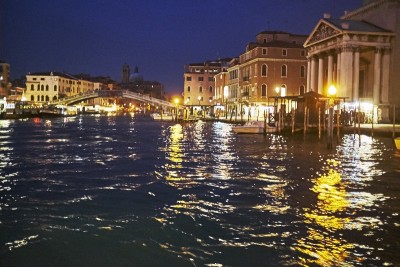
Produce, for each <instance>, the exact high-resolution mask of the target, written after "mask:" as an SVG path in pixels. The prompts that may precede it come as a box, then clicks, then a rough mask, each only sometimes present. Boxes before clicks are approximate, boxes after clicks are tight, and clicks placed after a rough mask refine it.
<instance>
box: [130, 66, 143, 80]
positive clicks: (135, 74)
mask: <svg viewBox="0 0 400 267" xmlns="http://www.w3.org/2000/svg"><path fill="white" fill-rule="evenodd" d="M130 81H131V82H142V81H143V76H142V74H140V73H139V67H138V66H136V67H135V69H134V70H133V74H132V75H131V78H130Z"/></svg>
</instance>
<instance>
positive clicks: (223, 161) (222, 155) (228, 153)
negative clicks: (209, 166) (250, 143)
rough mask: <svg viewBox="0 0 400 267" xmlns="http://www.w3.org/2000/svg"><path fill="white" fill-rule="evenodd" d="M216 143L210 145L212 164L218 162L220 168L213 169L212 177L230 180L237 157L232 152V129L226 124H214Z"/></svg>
mask: <svg viewBox="0 0 400 267" xmlns="http://www.w3.org/2000/svg"><path fill="white" fill-rule="evenodd" d="M212 127H213V128H212V131H213V135H214V138H213V139H214V141H213V142H212V143H211V144H210V149H211V152H212V153H211V156H212V157H213V159H212V162H216V165H217V166H218V168H213V173H212V175H211V176H212V177H213V178H217V179H222V180H224V179H230V174H229V172H230V171H231V170H232V164H233V162H234V160H235V158H236V157H235V155H234V154H233V153H232V150H231V142H232V127H231V126H230V125H228V124H226V123H214V124H213V126H212Z"/></svg>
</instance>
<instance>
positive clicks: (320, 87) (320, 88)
mask: <svg viewBox="0 0 400 267" xmlns="http://www.w3.org/2000/svg"><path fill="white" fill-rule="evenodd" d="M318 93H319V94H324V57H323V55H322V54H320V55H319V59H318Z"/></svg>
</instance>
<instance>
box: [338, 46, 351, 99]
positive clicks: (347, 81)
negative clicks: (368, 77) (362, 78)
mask: <svg viewBox="0 0 400 267" xmlns="http://www.w3.org/2000/svg"><path fill="white" fill-rule="evenodd" d="M338 95H339V96H343V97H351V96H352V95H353V48H352V47H351V46H343V48H342V53H341V56H340V87H339V88H338Z"/></svg>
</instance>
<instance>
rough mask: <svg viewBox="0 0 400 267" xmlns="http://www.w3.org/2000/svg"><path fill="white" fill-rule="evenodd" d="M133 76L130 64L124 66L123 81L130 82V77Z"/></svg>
mask: <svg viewBox="0 0 400 267" xmlns="http://www.w3.org/2000/svg"><path fill="white" fill-rule="evenodd" d="M130 76H131V70H130V68H129V65H128V64H126V63H125V64H124V65H123V66H122V83H129V77H130Z"/></svg>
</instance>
